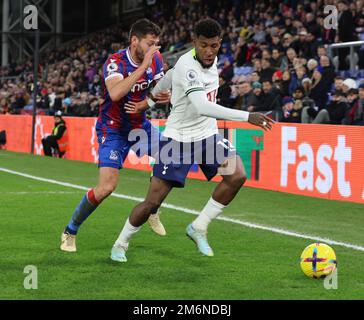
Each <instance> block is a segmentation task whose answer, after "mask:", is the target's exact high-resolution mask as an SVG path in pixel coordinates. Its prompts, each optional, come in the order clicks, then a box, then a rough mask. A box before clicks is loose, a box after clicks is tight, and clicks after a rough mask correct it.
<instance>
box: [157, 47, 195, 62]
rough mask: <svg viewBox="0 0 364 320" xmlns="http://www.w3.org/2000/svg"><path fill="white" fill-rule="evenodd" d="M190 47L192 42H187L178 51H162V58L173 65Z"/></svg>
mask: <svg viewBox="0 0 364 320" xmlns="http://www.w3.org/2000/svg"><path fill="white" fill-rule="evenodd" d="M192 48H193V44H192V43H188V44H186V45H185V46H183V48H182V49H181V50H179V51H176V52H164V53H162V55H163V60H165V61H167V62H168V64H169V65H170V66H174V65H175V64H176V62H177V60H178V59H179V57H181V56H182V55H184V54H185V53H186V52H188V51H190V50H191V49H192Z"/></svg>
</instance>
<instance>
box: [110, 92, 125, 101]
mask: <svg viewBox="0 0 364 320" xmlns="http://www.w3.org/2000/svg"><path fill="white" fill-rule="evenodd" d="M109 96H110V99H111V101H112V102H119V101H120V99H121V98H122V97H121V96H120V94H118V93H116V92H109Z"/></svg>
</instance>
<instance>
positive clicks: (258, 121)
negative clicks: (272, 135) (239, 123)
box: [248, 112, 275, 131]
mask: <svg viewBox="0 0 364 320" xmlns="http://www.w3.org/2000/svg"><path fill="white" fill-rule="evenodd" d="M248 122H249V123H251V124H253V125H255V126H258V127H261V128H263V129H264V130H266V131H268V130H271V129H272V125H273V124H274V123H275V121H274V120H272V119H271V118H269V117H267V116H266V115H264V114H262V113H259V112H251V113H249V119H248Z"/></svg>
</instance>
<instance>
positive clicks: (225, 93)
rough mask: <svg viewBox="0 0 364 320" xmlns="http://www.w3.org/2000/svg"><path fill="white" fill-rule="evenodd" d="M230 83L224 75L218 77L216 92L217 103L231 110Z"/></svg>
mask: <svg viewBox="0 0 364 320" xmlns="http://www.w3.org/2000/svg"><path fill="white" fill-rule="evenodd" d="M230 96H231V87H230V82H229V81H228V79H226V77H225V76H224V75H220V76H219V90H218V92H217V103H218V104H220V105H222V106H224V107H227V108H232V102H231V98H230Z"/></svg>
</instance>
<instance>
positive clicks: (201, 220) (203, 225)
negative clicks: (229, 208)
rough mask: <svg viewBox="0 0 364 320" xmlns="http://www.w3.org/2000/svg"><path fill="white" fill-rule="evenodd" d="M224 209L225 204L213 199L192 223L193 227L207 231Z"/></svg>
mask: <svg viewBox="0 0 364 320" xmlns="http://www.w3.org/2000/svg"><path fill="white" fill-rule="evenodd" d="M224 208H225V206H224V205H223V204H221V203H218V202H216V201H215V200H214V199H212V197H211V198H210V200H209V201H208V202H207V204H206V205H205V207H204V208H203V209H202V211H201V213H200V214H199V215H198V217H197V218H196V219H195V220H194V221H193V222H192V227H193V228H194V229H196V230H202V231H206V230H207V227H208V225H209V223H210V222H211V221H212V220H213V219H215V218H216V217H217V216H218V215H219V214H220V213H221V212H222V211H223V209H224Z"/></svg>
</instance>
